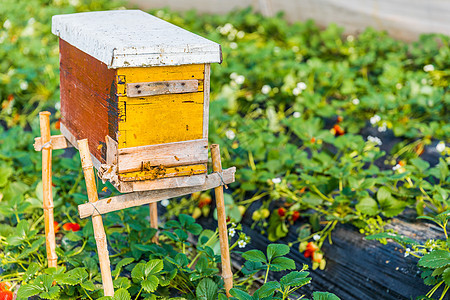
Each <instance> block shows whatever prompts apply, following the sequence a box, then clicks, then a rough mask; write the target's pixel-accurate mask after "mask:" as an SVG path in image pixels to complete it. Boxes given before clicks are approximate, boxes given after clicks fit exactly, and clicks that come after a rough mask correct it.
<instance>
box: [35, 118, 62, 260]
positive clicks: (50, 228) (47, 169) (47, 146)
mask: <svg viewBox="0 0 450 300" xmlns="http://www.w3.org/2000/svg"><path fill="white" fill-rule="evenodd" d="M39 121H40V125H41V145H42V146H41V150H42V186H43V198H44V199H43V200H44V203H43V204H44V205H43V207H44V222H45V242H46V249H47V260H48V266H49V267H55V268H56V264H57V260H58V256H56V239H55V225H54V218H53V195H52V144H51V142H50V113H49V112H48V111H44V112H41V113H39Z"/></svg>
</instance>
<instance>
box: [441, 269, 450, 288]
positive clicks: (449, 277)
mask: <svg viewBox="0 0 450 300" xmlns="http://www.w3.org/2000/svg"><path fill="white" fill-rule="evenodd" d="M442 279H444V281H445V284H446V285H448V286H450V268H447V269H445V271H444V272H443V273H442Z"/></svg>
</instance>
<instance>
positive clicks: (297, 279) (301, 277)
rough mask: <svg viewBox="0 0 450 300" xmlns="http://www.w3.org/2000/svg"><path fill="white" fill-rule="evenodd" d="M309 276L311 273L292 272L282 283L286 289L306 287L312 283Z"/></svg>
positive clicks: (282, 279)
mask: <svg viewBox="0 0 450 300" xmlns="http://www.w3.org/2000/svg"><path fill="white" fill-rule="evenodd" d="M308 275H309V272H298V271H294V272H290V273H289V274H287V275H286V276H283V277H282V278H281V279H280V283H281V284H282V285H283V286H285V287H293V286H304V285H305V284H307V283H309V282H310V281H311V278H309V277H308Z"/></svg>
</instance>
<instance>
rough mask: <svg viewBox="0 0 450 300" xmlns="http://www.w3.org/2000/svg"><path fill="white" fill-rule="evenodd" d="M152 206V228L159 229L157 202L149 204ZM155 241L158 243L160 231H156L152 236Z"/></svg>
mask: <svg viewBox="0 0 450 300" xmlns="http://www.w3.org/2000/svg"><path fill="white" fill-rule="evenodd" d="M149 207H150V225H151V227H152V228H155V229H156V230H158V206H157V202H153V203H150V204H149ZM152 242H153V243H158V233H156V234H155V235H154V236H153V238H152Z"/></svg>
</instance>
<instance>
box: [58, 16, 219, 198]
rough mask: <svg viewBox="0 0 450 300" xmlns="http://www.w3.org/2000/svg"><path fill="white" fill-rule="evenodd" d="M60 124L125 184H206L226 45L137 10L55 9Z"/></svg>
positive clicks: (105, 173)
mask: <svg viewBox="0 0 450 300" xmlns="http://www.w3.org/2000/svg"><path fill="white" fill-rule="evenodd" d="M52 32H53V33H54V34H55V35H57V36H58V37H59V38H60V40H59V43H60V71H61V116H62V117H61V132H62V133H63V135H64V136H65V137H66V138H67V139H68V140H69V141H70V142H71V143H72V144H73V145H74V146H75V147H76V146H77V143H76V141H77V140H79V139H84V138H87V139H88V141H89V146H90V151H91V154H92V156H93V161H94V167H95V168H96V169H97V170H98V171H99V176H100V177H102V178H103V179H104V180H110V181H111V183H113V185H114V186H116V188H117V189H118V190H119V191H120V192H132V191H143V190H152V189H164V188H175V187H185V186H193V185H201V184H203V183H204V182H205V178H206V172H207V169H206V162H207V160H208V110H209V75H210V63H220V62H221V60H222V55H221V49H220V45H219V44H217V43H214V42H211V41H209V40H207V39H205V38H202V37H200V36H198V35H195V34H193V33H191V32H189V31H186V30H184V29H182V28H179V27H177V26H175V25H172V24H170V23H168V22H166V21H163V20H161V19H158V18H156V17H154V16H152V15H149V14H147V13H144V12H142V11H138V10H119V11H105V12H88V13H78V14H70V15H58V16H54V17H53V20H52Z"/></svg>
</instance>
